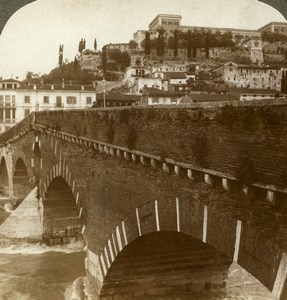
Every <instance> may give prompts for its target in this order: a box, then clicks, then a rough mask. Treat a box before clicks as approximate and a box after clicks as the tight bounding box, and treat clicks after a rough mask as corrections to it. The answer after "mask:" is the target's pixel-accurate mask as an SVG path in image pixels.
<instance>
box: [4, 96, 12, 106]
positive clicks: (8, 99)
mask: <svg viewBox="0 0 287 300" xmlns="http://www.w3.org/2000/svg"><path fill="white" fill-rule="evenodd" d="M10 105H11V96H5V106H10Z"/></svg>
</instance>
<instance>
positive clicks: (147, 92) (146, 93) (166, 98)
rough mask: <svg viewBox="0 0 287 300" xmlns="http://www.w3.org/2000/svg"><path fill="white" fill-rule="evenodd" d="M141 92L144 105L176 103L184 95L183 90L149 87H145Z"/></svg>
mask: <svg viewBox="0 0 287 300" xmlns="http://www.w3.org/2000/svg"><path fill="white" fill-rule="evenodd" d="M141 94H142V104H143V105H171V104H174V105H176V104H178V100H179V99H180V98H181V97H183V96H184V93H183V92H169V91H163V90H160V89H157V88H148V87H144V88H143V89H142V90H141Z"/></svg>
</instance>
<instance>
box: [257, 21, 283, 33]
mask: <svg viewBox="0 0 287 300" xmlns="http://www.w3.org/2000/svg"><path fill="white" fill-rule="evenodd" d="M271 25H283V26H286V27H287V22H275V21H273V22H270V23H268V24H266V25H264V26H262V27H260V28H258V31H260V30H263V29H265V28H267V27H269V26H271Z"/></svg>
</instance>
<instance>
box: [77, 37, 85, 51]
mask: <svg viewBox="0 0 287 300" xmlns="http://www.w3.org/2000/svg"><path fill="white" fill-rule="evenodd" d="M85 49H86V40H85V39H81V40H80V42H79V47H78V51H79V52H80V53H81V52H82V51H83V50H85Z"/></svg>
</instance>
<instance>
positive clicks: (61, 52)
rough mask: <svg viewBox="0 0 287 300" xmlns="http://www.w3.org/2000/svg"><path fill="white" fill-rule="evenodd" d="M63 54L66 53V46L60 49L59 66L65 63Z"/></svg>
mask: <svg viewBox="0 0 287 300" xmlns="http://www.w3.org/2000/svg"><path fill="white" fill-rule="evenodd" d="M63 53H64V45H60V47H59V66H61V65H62V63H63Z"/></svg>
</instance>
